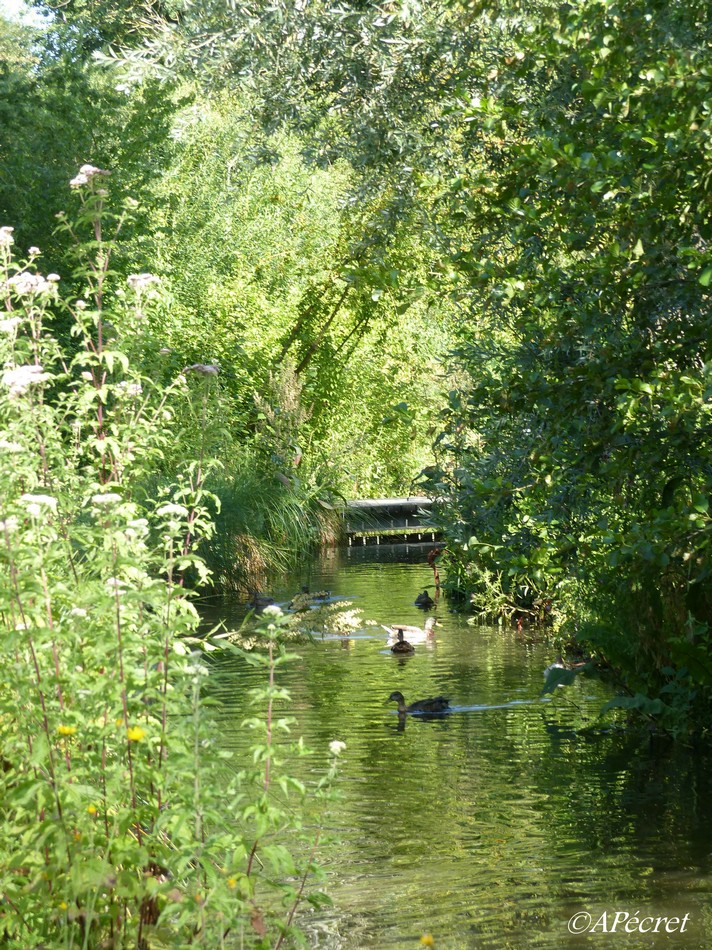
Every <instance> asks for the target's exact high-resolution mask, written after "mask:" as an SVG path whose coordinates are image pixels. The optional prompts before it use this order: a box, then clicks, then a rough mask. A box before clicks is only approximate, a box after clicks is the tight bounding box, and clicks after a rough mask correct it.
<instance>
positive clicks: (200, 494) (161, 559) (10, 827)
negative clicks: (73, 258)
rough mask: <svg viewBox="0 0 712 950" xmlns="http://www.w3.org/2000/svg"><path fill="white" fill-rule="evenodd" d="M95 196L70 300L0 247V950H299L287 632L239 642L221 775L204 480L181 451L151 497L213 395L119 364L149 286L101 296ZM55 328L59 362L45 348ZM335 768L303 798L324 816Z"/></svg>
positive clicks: (102, 183)
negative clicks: (255, 668)
mask: <svg viewBox="0 0 712 950" xmlns="http://www.w3.org/2000/svg"><path fill="white" fill-rule="evenodd" d="M106 178H107V176H106V173H105V172H102V171H101V170H100V169H98V168H96V167H93V166H84V167H83V169H82V170H81V171H80V173H79V175H77V176H76V177H75V179H74V180H73V183H72V184H73V188H74V190H75V193H76V194H77V195H78V198H79V210H78V214H77V216H76V221H75V220H74V219H73V218H69V217H65V218H64V219H63V226H64V227H65V228H66V230H67V231H68V232H69V233H71V234H72V235H73V236H74V237H76V238H77V239H80V244H79V246H78V247H79V250H80V252H81V255H80V263H79V265H78V266H79V268H80V270H81V276H83V280H84V293H83V294H82V296H81V297H80V298H77V297H75V296H70V297H67V296H63V295H62V294H61V292H60V291H59V289H58V288H59V287H61V281H60V279H59V277H58V276H57V275H55V274H48V275H42V274H41V273H40V272H39V271H38V270H37V269H36V262H37V259H38V257H39V253H40V252H39V250H38V249H31V251H30V254H29V259H25V258H20V259H16V258H14V256H13V254H12V251H13V234H12V228H10V227H3V228H0V271H1V273H0V299H1V300H2V305H3V318H2V320H1V321H0V348H1V353H0V359H1V360H2V367H3V369H2V376H1V378H0V483H1V487H2V492H1V495H0V497H1V499H2V500H1V502H0V565H1V567H2V570H1V571H0V627H1V634H2V635H1V636H0V653H1V657H0V660H1V661H0V756H1V758H0V764H1V769H0V894H1V895H2V897H1V900H0V944H1V945H2V946H3V947H8V948H13V947H14V948H18V950H19V948H22V950H28V948H32V947H37V948H40V947H45V948H49V947H51V948H55V947H56V948H59V947H84V948H94V947H96V948H98V947H114V948H117V950H118V948H125V947H136V948H142V950H148V948H149V947H151V948H160V947H166V948H168V947H172V948H178V947H189V946H190V947H192V946H202V947H209V948H211V950H213V948H216V947H232V946H255V947H268V946H269V947H275V948H276V947H279V946H282V945H287V944H289V945H293V944H295V943H298V944H303V943H304V942H305V938H304V936H303V934H301V932H300V930H299V929H298V927H297V920H298V918H297V917H296V916H295V915H296V914H297V911H298V908H299V906H300V905H301V904H302V903H303V902H304V901H307V902H309V903H311V904H314V905H318V904H319V903H320V902H322V901H323V900H324V898H323V896H322V895H321V894H320V893H319V892H318V891H315V890H314V886H313V883H314V880H315V879H316V878H318V877H319V872H318V868H317V867H316V865H315V864H314V861H313V854H314V847H313V845H314V842H313V840H312V842H311V844H310V845H305V844H303V843H302V842H301V837H300V835H301V832H300V830H299V829H300V826H301V814H302V810H303V808H304V807H306V806H305V799H306V798H307V789H305V788H304V786H303V785H301V784H300V783H299V782H297V781H296V780H293V779H292V778H290V776H289V774H288V772H287V771H286V769H285V768H284V765H283V762H282V755H281V753H280V755H279V757H278V756H277V753H276V751H275V742H276V741H277V738H278V737H279V736H281V735H282V734H283V733H284V732H285V731H286V730H288V728H289V720H287V719H284V718H283V717H282V710H283V709H284V708H285V706H286V704H287V701H288V698H289V697H288V695H287V694H286V692H285V691H284V690H282V689H281V688H280V687H279V685H278V683H277V674H278V671H279V668H280V667H281V665H282V664H283V663H285V662H287V661H288V660H289V656H288V655H287V654H286V652H285V650H284V647H283V645H282V641H281V637H280V626H281V624H282V622H283V621H282V618H281V616H280V614H279V611H278V610H277V609H275V610H274V611H273V612H272V613H271V614H269V615H267V616H266V617H265V618H264V622H263V623H262V625H261V627H260V629H259V630H258V632H257V633H256V636H257V637H258V638H260V639H261V643H262V645H263V646H264V648H265V649H264V650H263V651H260V652H258V653H255V654H254V655H252V656H251V657H250V659H249V662H251V663H257V664H260V665H261V666H262V667H263V668H264V674H265V678H264V685H263V686H262V687H260V688H257V689H255V690H253V695H252V701H253V707H254V715H253V716H252V717H251V718H250V719H249V720H248V721H247V722H246V723H245V724H244V726H245V728H247V729H250V730H252V731H253V733H254V737H255V738H254V742H253V747H252V756H251V758H250V760H249V762H247V763H245V762H236V761H232V759H231V757H230V754H229V753H226V752H225V751H222V750H221V749H220V746H219V733H218V730H217V726H216V724H215V723H214V722H213V719H212V716H211V711H210V708H209V706H208V705H207V704H206V702H205V700H204V684H205V678H206V676H207V675H208V667H207V665H206V662H205V655H206V652H208V651H210V650H212V649H215V646H214V644H213V643H212V642H211V640H210V639H198V638H197V637H196V631H197V627H198V615H197V613H196V610H195V608H194V606H193V603H192V597H191V593H190V590H189V587H188V585H187V584H186V578H188V577H192V578H195V579H197V580H198V581H199V582H203V583H204V582H206V581H207V580H208V572H207V568H206V567H205V564H204V562H203V561H202V559H201V558H200V557H199V556H198V555H197V554H196V550H197V548H198V547H199V546H200V545H201V544H202V543H205V542H206V541H209V540H210V539H211V538H212V537H214V531H215V529H214V524H213V520H212V518H211V515H210V509H211V508H212V509H213V510H214V509H215V507H216V506H219V501H218V499H217V498H216V497H215V496H214V495H213V494H212V493H211V492H209V491H208V490H207V489H206V480H207V478H208V477H209V476H210V473H211V470H212V469H213V468H214V467H215V464H216V463H215V459H214V458H213V456H212V455H211V454H210V453H209V452H208V451H207V450H206V446H201V444H200V442H199V441H196V442H195V443H194V445H195V447H196V449H197V451H196V453H195V455H192V454H190V453H187V452H186V453H185V454H184V455H183V458H182V463H181V465H180V466H175V468H174V471H173V478H172V480H170V481H169V480H168V479H167V478H164V479H163V480H162V482H161V483H160V485H157V486H156V487H155V489H154V490H152V491H149V490H148V486H149V485H150V484H152V482H151V479H152V478H154V473H155V471H156V470H160V469H161V466H162V465H165V462H166V459H167V458H169V457H170V454H171V451H172V440H173V439H174V438H175V430H174V424H175V422H176V420H178V419H180V418H181V417H182V416H184V415H185V414H186V409H185V407H186V404H187V403H190V402H195V404H196V406H198V407H200V411H203V410H204V409H205V408H206V407H208V406H209V400H210V398H211V393H210V391H209V389H208V388H206V385H205V379H203V378H202V377H203V375H204V374H201V373H200V372H198V371H193V372H192V373H190V372H186V373H182V374H178V375H177V376H176V377H175V379H174V380H173V381H172V382H170V383H169V384H167V385H164V384H163V383H161V382H156V381H155V380H154V379H151V378H150V377H149V376H147V375H145V374H144V373H143V372H142V371H141V367H140V366H137V365H136V364H135V363H134V362H133V361H132V360H131V358H130V356H129V352H130V351H131V350H132V349H133V348H134V347H135V346H136V345H138V344H139V343H140V337H141V335H142V334H143V332H144V327H145V325H146V321H147V316H148V311H149V310H150V306H151V301H150V299H148V297H149V295H148V290H149V289H150V288H151V287H152V286H153V285H154V282H155V279H154V278H153V277H152V275H148V274H141V275H132V276H131V277H130V278H129V281H128V292H127V293H126V294H117V292H116V291H117V286H120V283H121V282H120V280H119V278H117V277H116V275H115V274H114V272H113V266H112V265H113V261H112V253H113V249H114V248H113V244H112V241H111V240H109V239H107V237H106V233H105V232H106V228H107V226H111V227H113V230H114V231H116V230H119V229H120V228H121V227H122V226H123V224H124V222H125V219H126V215H127V214H128V213H129V212H130V208H125V209H124V211H123V212H122V213H121V214H120V215H119V216H118V217H115V216H113V215H112V214H110V213H109V212H108V211H107V209H106V203H107V198H108V192H107V187H106ZM113 236H115V235H112V237H113ZM81 239H83V240H81ZM77 278H78V279H79V278H80V275H79V274H78V275H77ZM59 307H65V308H66V309H67V311H68V313H69V316H70V318H71V320H72V326H73V330H72V335H73V343H74V345H73V346H72V348H71V350H70V351H69V352H67V350H66V349H63V348H62V347H61V346H60V344H59V343H58V341H57V340H56V338H55V337H54V336H53V335H52V333H51V319H52V313H53V312H56V311H57V309H58V308H59ZM124 344H125V345H124ZM207 375H208V377H209V376H210V374H207ZM192 377H196V378H195V379H193V378H192ZM223 648H228V644H227V641H223ZM235 649H236V648H235ZM341 748H342V745H341V744H340V743H332V749H331V764H330V766H329V767H328V769H327V770H325V772H324V775H323V778H322V779H321V780H320V781H319V782H318V783H316V784H315V786H314V787H313V788H311V789H310V790H309V795H310V796H311V797H316V799H318V800H320V806H321V807H322V808H323V800H324V798H325V797H326V796H328V787H329V784H330V783H331V780H332V779H333V776H334V774H335V764H336V758H337V756H338V755H339V753H340V751H341ZM325 751H326V750H325ZM287 838H289V840H290V841H291V842H292V843H293V848H294V851H293V852H292V851H290V850H288V849H287V848H286V847H285V841H286V840H287ZM296 854H299V855H301V856H299V857H297V856H295V855H296Z"/></svg>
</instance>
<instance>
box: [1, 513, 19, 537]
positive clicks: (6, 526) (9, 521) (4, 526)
mask: <svg viewBox="0 0 712 950" xmlns="http://www.w3.org/2000/svg"><path fill="white" fill-rule="evenodd" d="M17 525H18V521H17V518H14V517H10V518H6V519H5V521H0V531H2V533H3V534H12V532H13V531H17Z"/></svg>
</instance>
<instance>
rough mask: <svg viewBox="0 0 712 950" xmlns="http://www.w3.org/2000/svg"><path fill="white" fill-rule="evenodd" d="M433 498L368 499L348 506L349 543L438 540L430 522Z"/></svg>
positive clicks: (346, 514) (346, 519)
mask: <svg viewBox="0 0 712 950" xmlns="http://www.w3.org/2000/svg"><path fill="white" fill-rule="evenodd" d="M431 508H432V500H431V499H430V498H428V497H426V496H425V495H411V496H410V497H408V498H368V499H363V500H360V501H350V502H348V503H347V505H346V511H345V513H344V515H345V517H344V522H345V529H346V538H347V541H348V543H349V544H354V543H361V544H369V543H371V544H379V543H386V542H388V541H391V540H392V541H400V540H433V541H434V540H436V539H437V533H436V532H435V531H434V529H433V528H432V527H431V526H429V525H428V524H427V523H426V522H427V518H428V515H429V513H430V510H431Z"/></svg>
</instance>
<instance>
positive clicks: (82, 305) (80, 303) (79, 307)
mask: <svg viewBox="0 0 712 950" xmlns="http://www.w3.org/2000/svg"><path fill="white" fill-rule="evenodd" d="M74 306H75V307H76V308H77V310H86V308H87V302H86V300H77V302H76V303H75V304H74Z"/></svg>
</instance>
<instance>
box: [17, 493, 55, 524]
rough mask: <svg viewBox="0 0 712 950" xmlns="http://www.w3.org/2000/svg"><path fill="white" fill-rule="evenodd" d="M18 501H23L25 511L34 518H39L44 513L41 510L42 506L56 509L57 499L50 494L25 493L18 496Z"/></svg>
mask: <svg viewBox="0 0 712 950" xmlns="http://www.w3.org/2000/svg"><path fill="white" fill-rule="evenodd" d="M20 501H21V502H23V503H24V505H25V508H26V509H27V513H28V514H29V515H33V516H34V517H35V518H40V517H42V516H43V515H44V514H46V512H44V511H43V509H44V508H50V509H51V510H52V511H56V510H57V499H56V498H53V497H52V495H30V494H27V493H26V494H24V495H21V496H20Z"/></svg>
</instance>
